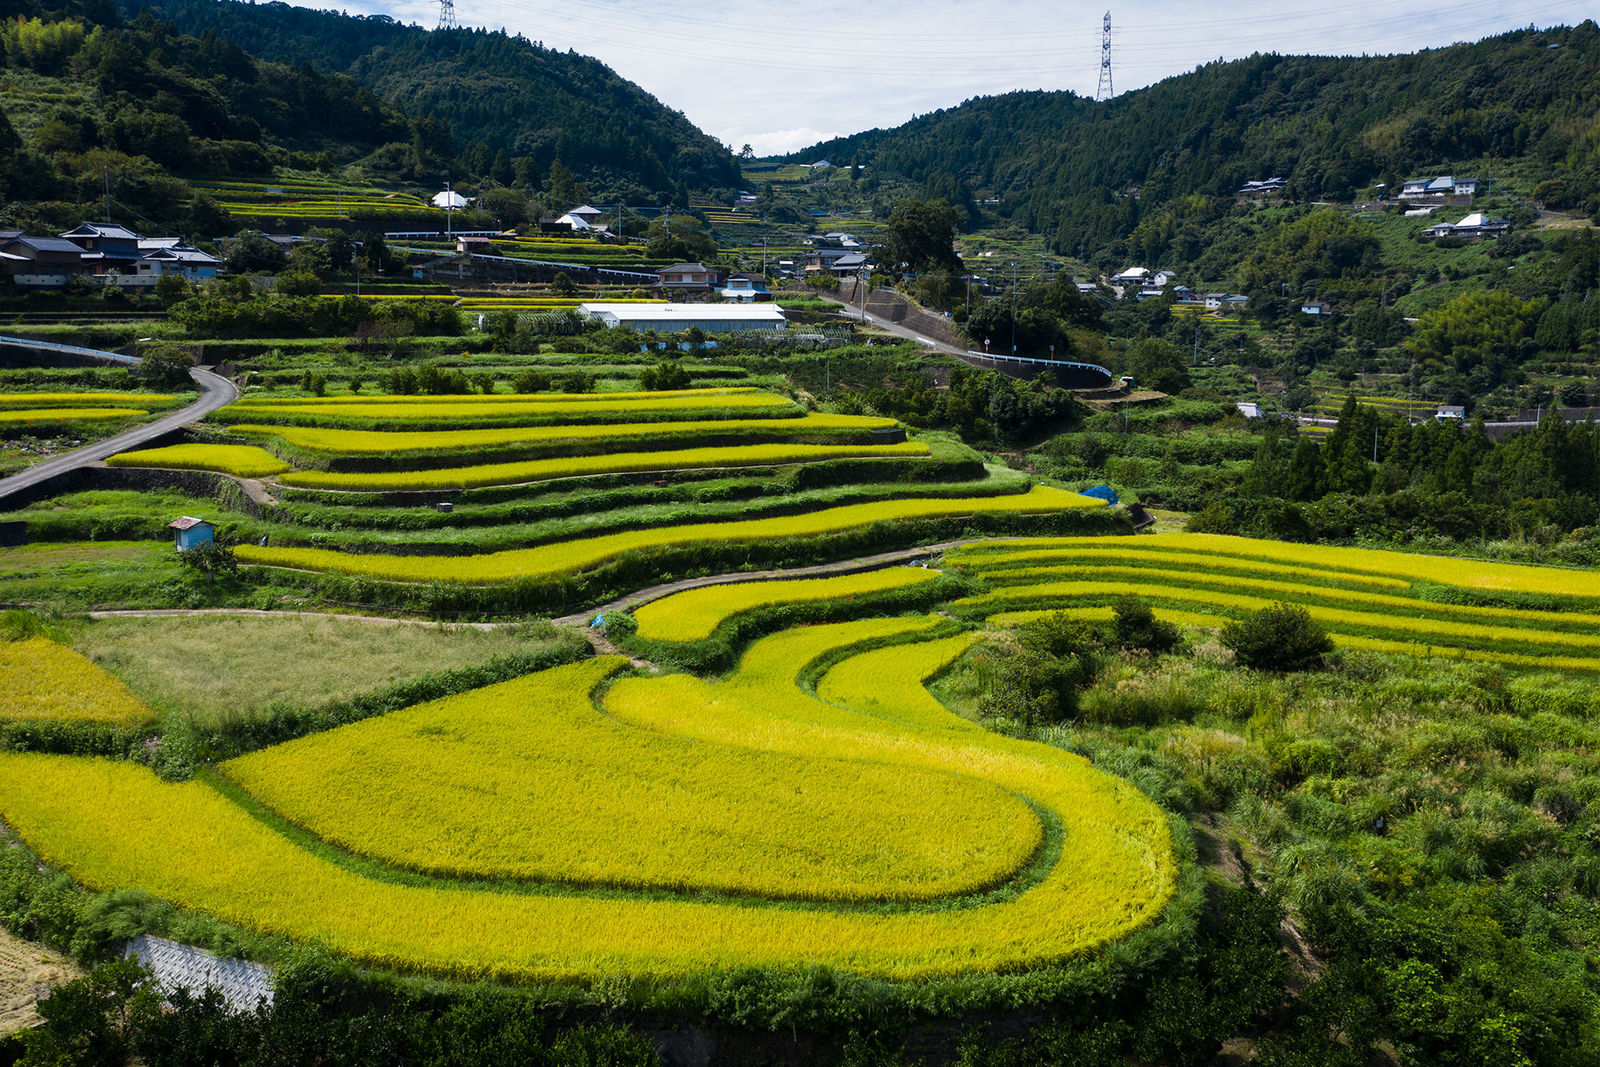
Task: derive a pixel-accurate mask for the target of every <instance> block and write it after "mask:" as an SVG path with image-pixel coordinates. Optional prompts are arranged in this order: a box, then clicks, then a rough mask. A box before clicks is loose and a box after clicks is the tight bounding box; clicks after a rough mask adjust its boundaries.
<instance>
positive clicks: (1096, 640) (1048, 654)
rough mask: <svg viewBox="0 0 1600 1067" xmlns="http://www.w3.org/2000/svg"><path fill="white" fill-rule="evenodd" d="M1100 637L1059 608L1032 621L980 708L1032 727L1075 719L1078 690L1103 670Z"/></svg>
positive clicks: (1019, 638)
mask: <svg viewBox="0 0 1600 1067" xmlns="http://www.w3.org/2000/svg"><path fill="white" fill-rule="evenodd" d="M1101 639H1102V634H1101V633H1100V631H1099V630H1098V628H1096V627H1094V626H1093V625H1091V624H1087V623H1082V622H1077V621H1075V620H1073V619H1071V618H1069V617H1068V616H1067V615H1065V614H1063V613H1060V612H1057V613H1055V614H1052V615H1046V616H1044V617H1043V618H1041V619H1037V620H1035V621H1033V622H1030V623H1028V625H1026V626H1024V627H1023V628H1022V630H1021V632H1019V633H1018V635H1017V641H1018V643H1019V644H1020V645H1021V646H1022V647H1021V649H1020V650H1019V652H1018V653H1017V654H1015V655H1013V656H1010V657H1008V658H1006V659H1005V660H1004V666H1003V667H1002V669H1001V671H1000V672H999V673H998V674H997V676H996V677H995V681H994V688H993V689H992V690H991V691H990V693H989V695H988V696H987V697H985V698H984V699H983V701H982V703H981V704H980V706H979V711H981V712H982V713H983V714H984V715H991V716H1000V717H1003V718H1009V719H1015V720H1017V721H1018V722H1021V723H1022V724H1023V725H1024V726H1028V727H1033V726H1040V725H1046V724H1049V723H1056V722H1064V721H1066V720H1068V719H1072V718H1076V717H1077V714H1078V694H1079V693H1080V692H1081V691H1082V690H1083V689H1084V688H1086V687H1087V686H1088V685H1089V684H1090V683H1092V682H1093V681H1094V677H1095V675H1096V674H1098V673H1099V669H1100V663H1099V658H1098V657H1097V655H1096V650H1097V649H1098V648H1099V646H1100V644H1101Z"/></svg>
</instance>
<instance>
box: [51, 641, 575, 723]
mask: <svg viewBox="0 0 1600 1067" xmlns="http://www.w3.org/2000/svg"><path fill="white" fill-rule="evenodd" d="M549 639H550V636H549V634H548V633H547V632H546V631H545V630H543V629H541V628H540V627H538V626H532V625H530V626H528V627H515V626H502V627H495V628H493V629H489V630H481V629H476V628H473V627H456V626H441V625H413V624H407V623H401V622H386V621H382V620H379V621H375V622H374V621H367V620H363V619H340V618H333V617H327V616H317V615H294V616H282V617H273V616H238V615H200V616H190V617H187V618H112V619H98V620H93V621H90V622H88V623H85V624H84V625H83V626H82V627H81V628H79V629H78V630H77V632H76V633H75V634H74V635H73V639H72V643H73V647H74V648H75V649H76V650H77V651H79V652H81V653H83V654H84V655H85V656H87V657H88V658H89V659H90V660H92V661H94V662H95V663H96V664H99V665H100V666H101V667H103V668H104V669H105V670H107V671H109V672H110V673H111V674H113V675H115V676H116V677H117V678H119V679H121V680H122V681H123V682H124V683H125V684H126V685H127V686H128V687H129V688H130V689H132V690H133V691H134V692H135V693H137V694H138V695H139V696H140V697H142V698H143V699H144V700H145V701H147V702H148V703H149V704H150V705H151V706H153V707H155V708H158V709H161V710H162V711H163V712H165V713H166V714H168V715H173V716H177V717H179V718H182V719H185V720H188V721H190V722H193V723H195V724H198V725H201V726H214V725H217V724H220V723H226V722H233V721H239V720H248V719H251V718H255V717H258V716H261V715H263V714H266V713H268V712H269V711H270V710H271V709H273V708H274V707H275V706H277V705H287V706H290V707H309V706H316V705H321V704H327V703H332V702H334V701H339V700H345V699H348V698H350V697H353V696H356V695H357V694H360V693H368V692H373V691H377V690H383V689H388V688H390V687H392V686H395V685H398V684H400V683H402V682H406V681H408V680H411V679H414V678H416V677H418V676H419V675H423V674H427V673H429V672H433V671H442V670H447V669H451V668H457V667H466V666H474V665H478V664H483V663H488V662H489V661H491V660H494V659H496V658H499V657H505V656H511V655H516V654H519V653H524V652H527V651H528V650H529V649H530V648H533V647H539V646H540V645H542V644H544V643H546V642H548V641H549Z"/></svg>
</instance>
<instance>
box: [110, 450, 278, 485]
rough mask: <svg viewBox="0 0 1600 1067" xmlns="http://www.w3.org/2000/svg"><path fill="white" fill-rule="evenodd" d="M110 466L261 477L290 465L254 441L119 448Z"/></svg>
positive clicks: (276, 472) (111, 459) (111, 458)
mask: <svg viewBox="0 0 1600 1067" xmlns="http://www.w3.org/2000/svg"><path fill="white" fill-rule="evenodd" d="M106 465H107V466H110V467H172V468H176V469H179V470H196V471H220V472H222V473H223V474H232V475H235V476H236V477H240V478H262V477H265V476H267V475H270V474H279V473H281V472H283V471H286V470H288V469H289V464H287V463H285V462H284V461H283V460H281V459H279V458H278V457H277V456H274V455H273V454H272V453H271V452H268V451H267V450H266V449H264V448H257V447H256V446H254V445H201V444H187V445H168V446H166V447H164V448H141V449H136V450H134V451H132V452H120V453H118V454H117V455H115V456H112V457H110V458H109V459H107V460H106Z"/></svg>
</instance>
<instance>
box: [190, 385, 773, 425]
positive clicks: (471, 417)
mask: <svg viewBox="0 0 1600 1067" xmlns="http://www.w3.org/2000/svg"><path fill="white" fill-rule="evenodd" d="M702 413H705V414H724V413H725V414H726V416H727V417H729V418H738V417H747V418H748V417H750V416H753V415H757V414H761V415H767V416H772V415H776V414H778V413H784V414H788V415H792V416H796V417H798V416H799V415H800V414H802V412H801V410H800V408H799V407H798V406H797V405H796V404H795V403H794V402H793V401H791V400H790V399H789V398H787V397H783V396H778V395H777V394H775V393H764V392H760V391H757V390H754V389H745V388H736V389H685V390H680V391H677V392H659V393H587V394H583V393H580V394H567V393H529V394H523V395H504V394H498V395H496V394H491V395H481V394H480V395H477V396H449V397H438V396H425V397H416V396H376V397H326V398H304V399H298V400H270V401H268V400H256V401H247V402H241V403H238V404H232V405H229V406H228V407H227V408H224V409H223V410H222V411H221V412H218V413H217V416H216V417H218V418H222V419H228V420H230V421H232V422H236V423H243V422H254V423H276V424H288V425H302V426H328V427H341V426H343V427H350V428H363V429H371V428H382V427H383V426H384V425H385V424H389V425H392V426H394V427H396V428H404V427H405V426H406V424H407V423H411V424H416V423H423V424H438V425H449V426H451V427H452V428H457V427H459V428H467V427H471V426H473V425H484V424H488V425H528V424H529V423H531V422H537V421H545V422H557V421H560V420H563V419H580V418H581V419H589V420H592V421H597V422H621V421H628V419H630V418H631V417H637V416H640V415H646V416H650V415H678V416H679V417H680V418H683V417H691V416H692V415H695V414H702Z"/></svg>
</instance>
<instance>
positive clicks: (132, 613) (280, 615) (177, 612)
mask: <svg viewBox="0 0 1600 1067" xmlns="http://www.w3.org/2000/svg"><path fill="white" fill-rule="evenodd" d="M88 615H89V618H91V619H181V618H187V617H189V616H191V615H242V616H245V617H247V618H252V619H293V618H305V619H339V620H346V621H349V622H365V623H370V624H372V625H374V626H446V627H449V626H460V627H465V628H468V629H473V630H485V631H487V630H498V629H500V628H501V627H505V626H521V625H522V623H521V622H520V621H519V622H440V621H438V620H436V619H400V618H395V617H394V616H391V615H352V614H348V613H345V614H339V613H336V612H331V611H263V610H262V609H260V608H137V609H129V610H126V611H91V612H89V613H88Z"/></svg>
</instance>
